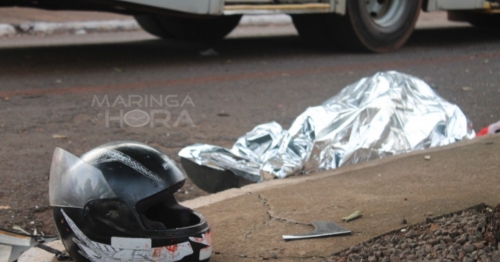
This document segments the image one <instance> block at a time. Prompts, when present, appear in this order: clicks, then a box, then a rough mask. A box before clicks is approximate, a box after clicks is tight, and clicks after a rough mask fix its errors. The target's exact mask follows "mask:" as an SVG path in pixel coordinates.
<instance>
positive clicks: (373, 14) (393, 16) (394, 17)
mask: <svg viewBox="0 0 500 262" xmlns="http://www.w3.org/2000/svg"><path fill="white" fill-rule="evenodd" d="M363 1H364V3H365V5H366V11H367V12H368V15H369V17H370V18H371V20H372V22H373V23H375V24H376V25H378V26H380V27H391V26H394V25H396V24H398V23H399V22H401V19H404V17H403V14H404V10H406V9H407V8H408V5H409V2H410V0H363Z"/></svg>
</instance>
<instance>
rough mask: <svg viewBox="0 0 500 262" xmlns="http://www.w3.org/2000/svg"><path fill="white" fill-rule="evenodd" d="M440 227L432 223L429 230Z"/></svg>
mask: <svg viewBox="0 0 500 262" xmlns="http://www.w3.org/2000/svg"><path fill="white" fill-rule="evenodd" d="M438 229H440V227H439V226H438V225H437V224H434V223H432V224H431V227H430V228H429V230H430V231H432V232H434V231H436V230H438Z"/></svg>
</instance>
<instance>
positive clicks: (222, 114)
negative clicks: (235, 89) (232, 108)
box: [217, 111, 229, 117]
mask: <svg viewBox="0 0 500 262" xmlns="http://www.w3.org/2000/svg"><path fill="white" fill-rule="evenodd" d="M217 116H220V117H228V116H229V114H228V113H226V112H224V111H220V113H218V114H217Z"/></svg>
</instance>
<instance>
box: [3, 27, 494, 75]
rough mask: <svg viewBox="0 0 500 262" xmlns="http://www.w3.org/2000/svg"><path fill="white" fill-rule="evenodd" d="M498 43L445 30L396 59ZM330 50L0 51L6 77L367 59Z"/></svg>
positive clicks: (479, 34) (238, 42) (283, 41)
mask: <svg viewBox="0 0 500 262" xmlns="http://www.w3.org/2000/svg"><path fill="white" fill-rule="evenodd" d="M498 41H500V34H498V33H497V31H492V30H489V29H484V28H472V27H464V28H445V29H422V30H417V31H415V33H414V34H413V36H412V37H411V39H410V40H409V42H408V43H407V44H406V46H405V47H403V48H402V49H401V50H400V51H398V52H396V55H398V54H405V53H406V54H411V53H414V51H415V50H422V49H426V51H427V50H431V49H438V51H439V49H442V48H446V49H450V48H472V49H473V50H480V49H482V48H481V45H482V44H489V43H496V42H498ZM208 49H213V50H215V51H216V52H217V53H218V55H215V56H203V55H201V54H200V52H202V51H206V50H208ZM370 55H372V54H370V53H353V52H348V51H344V50H339V49H336V48H335V47H332V48H326V49H325V48H312V47H310V46H308V45H307V44H305V43H304V42H303V41H301V39H300V38H299V37H296V36H288V37H266V38H241V39H227V40H224V41H221V42H218V43H213V44H195V43H183V42H171V41H166V40H159V39H158V40H143V41H130V42H119V43H105V44H74V45H63V46H44V47H29V48H0V57H2V59H1V61H2V65H0V67H3V68H4V70H2V71H4V73H9V74H16V72H19V71H22V69H26V68H29V69H30V70H32V72H33V73H44V72H47V71H50V70H53V68H60V67H61V65H65V66H66V67H65V70H81V69H84V68H85V69H86V70H99V69H104V68H105V69H109V68H114V67H134V68H137V67H146V66H147V67H150V66H152V67H155V66H159V67H162V66H172V65H179V64H181V65H182V64H183V65H186V64H191V63H194V64H197V65H203V64H204V63H205V62H207V63H208V62H209V63H213V62H214V61H220V62H221V63H226V62H228V61H235V60H236V61H241V60H248V61H252V60H254V59H255V60H266V59H291V58H294V59H297V58H298V59H300V58H306V57H309V58H313V57H332V58H341V57H344V59H346V57H345V56H356V57H357V58H358V59H359V58H360V57H363V56H370Z"/></svg>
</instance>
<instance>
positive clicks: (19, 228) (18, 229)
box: [12, 226, 30, 235]
mask: <svg viewBox="0 0 500 262" xmlns="http://www.w3.org/2000/svg"><path fill="white" fill-rule="evenodd" d="M12 229H14V230H16V231H19V232H23V233H24V234H26V235H29V234H30V233H28V232H27V231H26V230H24V229H22V228H21V227H20V226H13V227H12Z"/></svg>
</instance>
